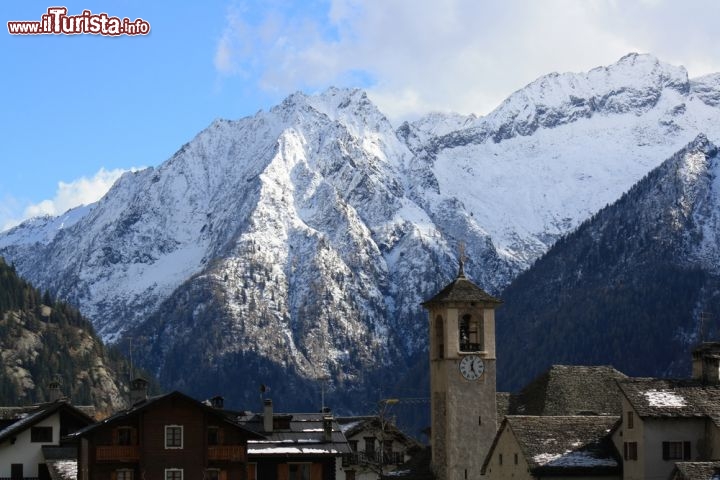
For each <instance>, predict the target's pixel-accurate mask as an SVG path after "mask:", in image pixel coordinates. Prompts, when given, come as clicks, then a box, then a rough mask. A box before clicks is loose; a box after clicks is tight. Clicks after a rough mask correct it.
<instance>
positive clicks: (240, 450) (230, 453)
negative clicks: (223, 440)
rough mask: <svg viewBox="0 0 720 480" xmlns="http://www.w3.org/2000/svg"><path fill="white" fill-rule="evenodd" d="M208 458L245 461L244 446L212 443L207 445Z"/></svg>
mask: <svg viewBox="0 0 720 480" xmlns="http://www.w3.org/2000/svg"><path fill="white" fill-rule="evenodd" d="M208 460H226V461H230V462H243V461H245V447H244V446H242V445H214V446H211V447H208Z"/></svg>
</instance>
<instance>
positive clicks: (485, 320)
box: [422, 256, 502, 480]
mask: <svg viewBox="0 0 720 480" xmlns="http://www.w3.org/2000/svg"><path fill="white" fill-rule="evenodd" d="M500 303H502V302H501V301H500V300H499V299H497V298H495V297H493V296H491V295H489V294H488V293H486V292H485V291H483V290H482V289H481V288H480V287H478V286H477V285H475V284H474V283H472V282H471V281H470V280H469V279H468V278H467V277H466V276H465V272H464V269H463V259H462V256H461V259H460V268H459V270H458V275H457V278H455V280H453V281H452V282H451V283H450V284H449V285H447V286H446V287H445V288H443V289H442V290H441V291H440V292H439V293H437V294H436V295H435V296H433V297H432V298H431V299H429V300H427V301H426V302H424V303H423V304H422V305H423V307H425V308H426V309H427V310H428V312H429V319H430V322H429V323H430V335H429V337H430V391H431V393H430V395H431V422H432V423H431V425H432V427H431V430H432V432H431V439H432V466H433V470H434V471H435V474H436V476H437V478H438V479H439V480H468V479H477V478H479V477H480V470H481V468H482V465H483V461H484V460H485V455H486V454H487V452H488V451H489V450H490V446H491V444H492V441H493V439H494V438H495V433H496V431H497V407H496V399H495V393H496V392H495V388H496V386H495V307H497V306H498V305H499V304H500Z"/></svg>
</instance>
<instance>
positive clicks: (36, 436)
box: [30, 427, 53, 443]
mask: <svg viewBox="0 0 720 480" xmlns="http://www.w3.org/2000/svg"><path fill="white" fill-rule="evenodd" d="M52 430H53V429H52V427H32V428H31V429H30V441H31V442H35V443H47V442H52V441H53V438H52V437H53V431H52Z"/></svg>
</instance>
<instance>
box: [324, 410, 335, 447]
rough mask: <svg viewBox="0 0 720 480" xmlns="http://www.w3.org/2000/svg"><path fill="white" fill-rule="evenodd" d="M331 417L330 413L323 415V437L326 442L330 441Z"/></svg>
mask: <svg viewBox="0 0 720 480" xmlns="http://www.w3.org/2000/svg"><path fill="white" fill-rule="evenodd" d="M332 424H333V417H332V416H330V415H323V433H324V435H323V439H324V440H325V441H326V442H332V431H333V426H332Z"/></svg>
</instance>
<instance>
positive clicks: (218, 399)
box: [210, 395, 225, 410]
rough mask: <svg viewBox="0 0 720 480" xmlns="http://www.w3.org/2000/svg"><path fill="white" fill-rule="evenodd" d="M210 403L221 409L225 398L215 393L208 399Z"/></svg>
mask: <svg viewBox="0 0 720 480" xmlns="http://www.w3.org/2000/svg"><path fill="white" fill-rule="evenodd" d="M210 405H211V406H212V407H213V408H216V409H218V410H222V409H223V407H224V406H225V399H224V398H223V397H222V396H221V395H216V396H214V397H212V398H211V399H210Z"/></svg>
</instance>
